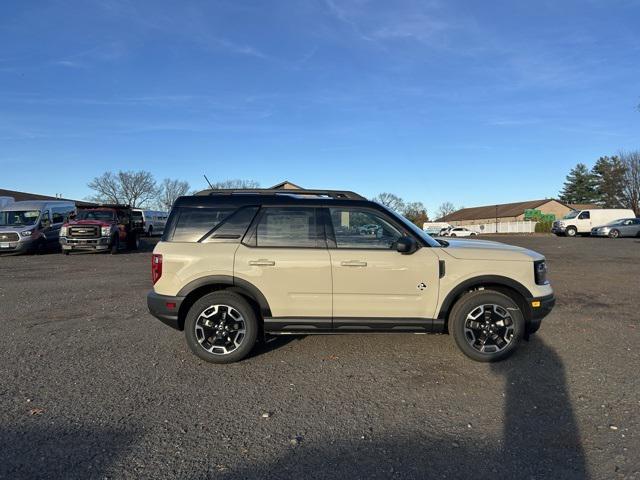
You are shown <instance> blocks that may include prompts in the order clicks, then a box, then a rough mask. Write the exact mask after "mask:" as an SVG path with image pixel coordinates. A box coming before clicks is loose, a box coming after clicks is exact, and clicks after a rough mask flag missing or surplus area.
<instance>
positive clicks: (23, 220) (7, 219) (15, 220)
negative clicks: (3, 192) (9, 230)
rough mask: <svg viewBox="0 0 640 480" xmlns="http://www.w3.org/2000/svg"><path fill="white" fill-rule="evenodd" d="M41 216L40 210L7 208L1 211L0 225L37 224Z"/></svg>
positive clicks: (20, 225) (19, 225)
mask: <svg viewBox="0 0 640 480" xmlns="http://www.w3.org/2000/svg"><path fill="white" fill-rule="evenodd" d="M38 218H40V211H39V210H5V211H3V212H0V225H4V226H11V227H22V226H26V225H35V224H36V222H37V221H38Z"/></svg>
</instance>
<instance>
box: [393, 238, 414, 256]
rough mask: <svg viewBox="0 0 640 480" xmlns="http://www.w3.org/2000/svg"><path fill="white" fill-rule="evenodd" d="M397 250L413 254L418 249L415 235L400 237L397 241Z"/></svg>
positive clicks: (404, 253) (405, 253)
mask: <svg viewBox="0 0 640 480" xmlns="http://www.w3.org/2000/svg"><path fill="white" fill-rule="evenodd" d="M396 250H397V251H398V252H400V253H402V254H403V255H411V254H412V253H413V252H415V251H416V250H418V243H417V242H416V240H415V239H414V238H413V237H400V238H399V239H398V241H397V242H396Z"/></svg>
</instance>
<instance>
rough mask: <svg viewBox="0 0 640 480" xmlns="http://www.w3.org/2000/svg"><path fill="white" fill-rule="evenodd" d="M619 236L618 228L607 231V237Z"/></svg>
mask: <svg viewBox="0 0 640 480" xmlns="http://www.w3.org/2000/svg"><path fill="white" fill-rule="evenodd" d="M619 237H620V230H617V229H615V228H614V229H613V230H611V231H610V232H609V238H619Z"/></svg>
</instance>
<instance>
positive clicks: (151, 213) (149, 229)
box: [133, 208, 169, 237]
mask: <svg viewBox="0 0 640 480" xmlns="http://www.w3.org/2000/svg"><path fill="white" fill-rule="evenodd" d="M133 210H134V212H141V213H142V226H143V228H144V233H145V234H146V235H147V237H150V236H151V235H162V233H163V232H164V227H165V225H166V224H167V218H169V213H168V212H161V211H159V210H142V209H139V208H134V209H133Z"/></svg>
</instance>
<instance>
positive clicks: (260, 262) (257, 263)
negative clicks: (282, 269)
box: [249, 258, 276, 267]
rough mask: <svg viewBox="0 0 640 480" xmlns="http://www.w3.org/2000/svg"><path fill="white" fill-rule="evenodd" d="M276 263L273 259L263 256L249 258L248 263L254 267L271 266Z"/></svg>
mask: <svg viewBox="0 0 640 480" xmlns="http://www.w3.org/2000/svg"><path fill="white" fill-rule="evenodd" d="M275 264H276V262H274V261H273V260H267V259H265V258H261V259H260V260H249V265H253V266H255V267H273V266H274V265H275Z"/></svg>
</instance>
